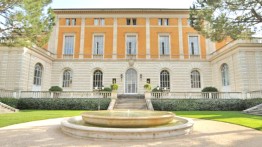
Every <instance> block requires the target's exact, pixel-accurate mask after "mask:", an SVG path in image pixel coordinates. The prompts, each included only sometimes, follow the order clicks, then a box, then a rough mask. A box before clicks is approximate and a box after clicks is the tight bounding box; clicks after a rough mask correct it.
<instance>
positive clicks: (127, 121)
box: [61, 110, 194, 140]
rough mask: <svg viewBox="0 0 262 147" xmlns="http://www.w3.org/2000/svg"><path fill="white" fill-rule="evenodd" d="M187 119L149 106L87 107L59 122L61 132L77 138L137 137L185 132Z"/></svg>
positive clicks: (167, 135)
mask: <svg viewBox="0 0 262 147" xmlns="http://www.w3.org/2000/svg"><path fill="white" fill-rule="evenodd" d="M193 125H194V122H193V121H192V120H191V119H187V118H182V117H178V116H175V115H174V114H173V113H172V112H166V111H149V110H104V111H88V112H84V113H83V114H82V116H77V117H72V118H69V119H66V120H63V121H62V122H61V129H62V131H63V132H64V133H65V134H68V135H71V136H74V137H80V138H95V139H119V140H141V139H155V138H163V137H171V136H178V135H186V134H188V133H190V131H191V130H192V128H193Z"/></svg>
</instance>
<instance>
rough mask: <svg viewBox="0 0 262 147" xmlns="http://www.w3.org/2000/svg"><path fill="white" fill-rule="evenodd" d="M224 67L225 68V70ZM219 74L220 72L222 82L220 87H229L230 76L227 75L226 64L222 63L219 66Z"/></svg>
mask: <svg viewBox="0 0 262 147" xmlns="http://www.w3.org/2000/svg"><path fill="white" fill-rule="evenodd" d="M225 67H226V68H225ZM220 72H221V81H222V86H223V87H226V86H230V74H229V66H228V64H227V63H223V64H222V65H221V66H220Z"/></svg>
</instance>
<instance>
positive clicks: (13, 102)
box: [0, 98, 19, 108]
mask: <svg viewBox="0 0 262 147" xmlns="http://www.w3.org/2000/svg"><path fill="white" fill-rule="evenodd" d="M18 101H19V99H15V98H0V102H2V103H4V104H6V105H8V106H11V107H14V108H17V104H18Z"/></svg>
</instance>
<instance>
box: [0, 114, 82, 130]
mask: <svg viewBox="0 0 262 147" xmlns="http://www.w3.org/2000/svg"><path fill="white" fill-rule="evenodd" d="M82 112H84V111H83V110H81V111H77V110H21V111H19V112H18V113H8V114H0V127H4V126H9V125H13V124H19V123H24V122H30V121H36V120H44V119H51V118H59V117H70V116H77V115H80V114H81V113H82Z"/></svg>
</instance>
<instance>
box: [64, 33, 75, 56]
mask: <svg viewBox="0 0 262 147" xmlns="http://www.w3.org/2000/svg"><path fill="white" fill-rule="evenodd" d="M74 46H75V36H73V35H67V36H65V41H64V55H73V54H74Z"/></svg>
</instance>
